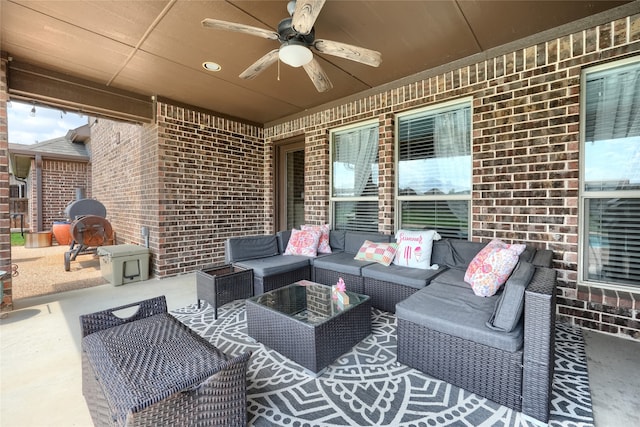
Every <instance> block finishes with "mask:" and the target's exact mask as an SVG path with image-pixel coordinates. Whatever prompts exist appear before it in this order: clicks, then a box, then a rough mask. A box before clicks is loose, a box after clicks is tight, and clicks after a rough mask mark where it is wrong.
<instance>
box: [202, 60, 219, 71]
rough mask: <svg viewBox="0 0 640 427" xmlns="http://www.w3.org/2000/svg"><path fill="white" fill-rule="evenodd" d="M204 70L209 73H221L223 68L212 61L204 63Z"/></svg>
mask: <svg viewBox="0 0 640 427" xmlns="http://www.w3.org/2000/svg"><path fill="white" fill-rule="evenodd" d="M202 68H204V69H205V70H207V71H220V70H222V67H221V66H220V64H217V63H215V62H211V61H207V62H203V63H202Z"/></svg>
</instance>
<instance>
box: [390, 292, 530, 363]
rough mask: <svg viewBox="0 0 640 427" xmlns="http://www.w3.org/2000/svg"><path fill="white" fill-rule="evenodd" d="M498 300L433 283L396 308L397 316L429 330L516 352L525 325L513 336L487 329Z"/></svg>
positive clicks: (521, 342) (516, 330) (520, 326)
mask: <svg viewBox="0 0 640 427" xmlns="http://www.w3.org/2000/svg"><path fill="white" fill-rule="evenodd" d="M498 298H499V297H498V296H493V297H488V298H483V297H479V296H476V295H475V294H474V293H473V291H472V290H471V288H470V287H469V288H463V287H459V286H450V285H445V284H442V283H431V284H430V285H429V286H427V287H425V288H424V289H422V290H420V291H418V292H416V293H415V294H413V295H411V296H410V297H409V298H407V299H405V300H404V301H401V302H399V303H398V304H397V305H396V316H397V317H398V318H399V319H404V320H407V321H409V322H413V323H416V324H419V325H423V326H425V327H427V328H430V329H433V330H435V331H438V332H442V333H445V334H448V335H453V336H457V337H459V338H462V339H466V340H470V341H474V342H476V343H479V344H484V345H487V346H489V347H494V348H498V349H501V350H505V351H509V352H513V351H517V350H519V349H520V348H521V347H522V344H523V338H524V330H523V329H524V328H523V326H522V323H520V324H519V327H517V328H515V329H514V330H513V331H511V332H502V331H496V330H493V329H491V328H488V327H487V326H486V323H487V321H488V320H489V318H490V317H491V315H492V313H493V309H494V307H495V304H496V301H497V299H498Z"/></svg>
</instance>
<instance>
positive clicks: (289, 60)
mask: <svg viewBox="0 0 640 427" xmlns="http://www.w3.org/2000/svg"><path fill="white" fill-rule="evenodd" d="M325 1H326V0H297V1H296V0H291V1H289V3H288V4H287V11H288V12H289V15H290V17H289V18H285V19H283V20H282V21H280V23H279V24H278V30H277V31H271V30H265V29H262V28H258V27H252V26H250V25H244V24H238V23H234V22H227V21H220V20H218V19H210V18H207V19H204V20H203V21H202V26H203V27H206V28H213V29H218V30H229V31H236V32H239V33H245V34H250V35H253V36H258V37H262V38H265V39H270V40H278V41H279V42H280V47H279V48H278V49H273V50H272V51H271V52H269V53H267V54H266V55H264V56H263V57H262V58H260V59H258V60H257V61H256V62H254V63H253V64H252V65H251V66H249V68H247V69H246V70H244V71H243V72H242V74H240V78H242V79H253V78H254V77H256V76H257V75H258V74H260V73H261V72H262V71H264V70H265V69H266V68H268V67H269V66H270V65H271V64H273V63H274V62H276V61H277V60H278V59H280V60H281V61H282V62H284V63H285V64H288V65H290V66H292V67H300V66H302V67H303V68H304V70H305V71H306V72H307V74H308V75H309V78H310V79H311V81H312V82H313V84H314V85H315V87H316V89H317V90H318V92H325V91H327V90H329V89H331V88H332V87H333V85H332V84H331V81H330V80H329V77H328V76H327V74H326V73H325V72H324V70H323V69H322V67H321V66H320V63H319V62H318V61H317V60H316V58H315V57H314V55H313V53H312V52H311V48H313V49H315V50H316V51H317V52H320V53H324V54H327V55H333V56H338V57H340V58H345V59H349V60H352V61H356V62H360V63H362V64H366V65H370V66H372V67H377V66H378V65H380V63H381V62H382V55H381V54H380V52H376V51H374V50H370V49H365V48H363V47H358V46H352V45H349V44H346V43H340V42H335V41H330V40H322V39H316V38H315V31H314V28H313V25H314V23H315V21H316V19H317V18H318V15H319V14H320V10H321V9H322V6H324V3H325Z"/></svg>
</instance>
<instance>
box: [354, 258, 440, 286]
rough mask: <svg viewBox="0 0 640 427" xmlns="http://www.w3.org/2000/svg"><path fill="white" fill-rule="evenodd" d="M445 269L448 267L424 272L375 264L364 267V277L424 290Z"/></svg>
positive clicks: (420, 269) (419, 269) (417, 269)
mask: <svg viewBox="0 0 640 427" xmlns="http://www.w3.org/2000/svg"><path fill="white" fill-rule="evenodd" d="M445 268H446V267H440V268H439V269H438V270H424V269H422V268H409V267H402V266H399V265H395V264H391V265H389V266H384V265H382V264H379V263H375V264H371V265H367V266H366V267H363V268H362V276H363V277H368V278H371V279H375V280H382V281H384V282H391V283H397V284H399V285H404V286H409V287H412V288H416V289H422V288H424V287H425V286H427V284H428V283H429V282H431V279H433V278H434V277H436V276H437V275H438V274H440V273H442V272H443V271H444V270H445Z"/></svg>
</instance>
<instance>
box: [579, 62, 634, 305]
mask: <svg viewBox="0 0 640 427" xmlns="http://www.w3.org/2000/svg"><path fill="white" fill-rule="evenodd" d="M630 64H637V65H640V56H636V57H632V58H626V59H622V60H619V61H614V62H610V63H607V64H602V65H596V66H593V67H589V68H585V69H583V70H582V72H581V75H580V118H581V120H580V148H579V161H580V168H579V183H578V278H577V280H578V284H579V285H585V286H597V287H599V288H603V289H611V290H618V291H626V292H629V291H632V292H633V291H634V290H635V291H637V290H640V286H636V285H622V284H617V283H608V282H604V281H596V280H591V279H589V278H588V277H587V274H586V270H587V269H588V268H589V265H588V259H589V258H588V257H589V238H588V234H589V227H588V225H587V217H588V215H587V203H586V200H588V199H606V198H630V197H631V198H640V191H638V190H613V191H597V192H588V191H585V189H584V187H585V186H584V180H585V176H584V175H585V166H586V163H585V162H586V159H585V149H584V144H585V135H586V103H587V99H586V96H587V90H586V84H587V76H588V75H589V74H592V73H596V72H601V71H606V70H611V69H615V68H618V67H621V66H625V65H630Z"/></svg>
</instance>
